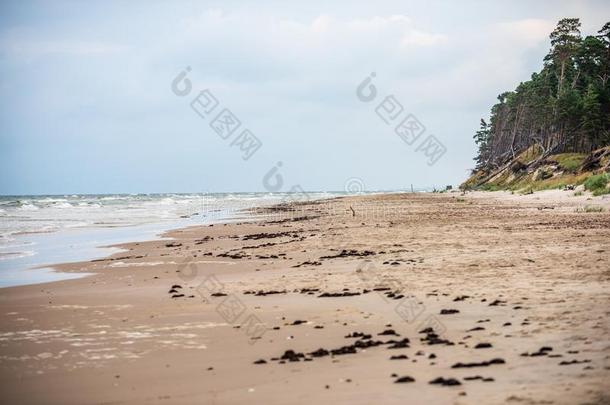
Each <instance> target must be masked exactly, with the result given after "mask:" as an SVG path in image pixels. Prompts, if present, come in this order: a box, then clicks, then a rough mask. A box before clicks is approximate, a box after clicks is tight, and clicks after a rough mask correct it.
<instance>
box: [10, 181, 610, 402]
mask: <svg viewBox="0 0 610 405" xmlns="http://www.w3.org/2000/svg"><path fill="white" fill-rule="evenodd" d="M573 194H574V193H573V192H564V191H550V192H541V193H535V194H532V195H527V196H519V195H511V194H510V193H503V192H497V193H483V192H477V193H467V194H465V195H463V194H462V193H459V192H453V193H444V194H432V193H415V194H380V195H371V196H354V197H344V198H336V199H331V200H327V201H314V202H309V203H298V204H296V203H294V204H285V205H279V206H275V207H272V208H266V209H260V210H257V212H255V213H254V214H257V215H258V218H259V219H257V220H256V221H252V220H245V219H244V220H240V221H238V222H235V223H231V224H224V225H223V224H220V225H218V224H216V225H213V226H207V225H205V226H196V227H190V228H186V229H181V230H176V231H172V232H170V233H168V234H166V235H165V236H166V237H167V238H165V239H163V240H156V241H150V242H141V243H130V244H127V245H123V246H121V247H122V248H124V249H126V251H124V252H122V253H117V254H115V255H113V256H111V257H108V258H105V259H99V260H94V261H92V262H83V263H71V264H64V265H61V266H58V268H59V269H60V270H61V271H65V272H87V273H93V275H91V276H88V277H84V278H80V279H75V280H67V281H60V282H55V283H46V284H37V285H29V286H20V287H11V288H4V289H0V311H1V313H2V322H1V325H0V381H1V383H0V384H1V386H2V390H1V391H2V394H0V395H1V397H2V401H1V402H2V403H12V404H17V403H19V404H30V403H31V404H123V403H184V404H194V403H203V404H234V403H246V402H247V403H266V404H293V403H362V404H371V403H414V404H415V403H433V404H436V403H439V404H450V403H455V404H483V403H485V404H497V403H514V404H551V403H552V404H576V403H578V404H585V403H586V404H603V403H609V402H610V385H609V384H608V381H610V321H609V315H610V313H609V311H610V255H609V252H610V213H609V212H608V208H609V206H610V199H608V198H606V199H603V198H601V197H596V198H593V199H591V200H588V198H589V197H587V196H581V197H575V196H573ZM586 205H594V206H603V207H606V210H605V211H604V212H581V211H582V208H583V207H584V206H586ZM261 217H262V218H263V219H261Z"/></svg>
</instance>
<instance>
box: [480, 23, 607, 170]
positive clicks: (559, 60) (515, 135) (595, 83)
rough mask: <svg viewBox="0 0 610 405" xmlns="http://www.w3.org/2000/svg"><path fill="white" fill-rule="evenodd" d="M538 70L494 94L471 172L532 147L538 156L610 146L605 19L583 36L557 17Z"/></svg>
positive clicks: (576, 27) (491, 166)
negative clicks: (496, 99) (557, 19)
mask: <svg viewBox="0 0 610 405" xmlns="http://www.w3.org/2000/svg"><path fill="white" fill-rule="evenodd" d="M550 39H551V50H550V51H549V53H548V55H546V56H545V58H544V65H543V67H542V70H541V71H540V72H539V73H534V74H532V77H531V79H530V80H528V81H526V82H522V83H521V84H519V85H518V86H517V88H516V89H515V90H514V91H510V92H506V93H502V94H500V95H499V96H498V101H499V102H498V103H497V104H495V105H494V106H493V107H492V109H491V116H490V119H489V121H485V120H484V119H481V127H480V129H479V130H478V131H477V132H476V134H475V136H474V140H475V142H476V144H477V146H478V154H477V157H476V158H475V161H476V167H475V171H479V170H483V171H490V170H493V169H495V168H498V167H500V166H502V165H503V164H505V163H506V162H508V161H510V160H511V159H514V158H515V157H516V156H517V155H519V154H520V153H521V152H523V151H524V150H526V149H528V148H529V147H531V146H532V145H537V151H539V152H541V157H546V156H549V155H552V154H556V153H564V152H578V153H588V152H590V151H591V150H593V149H597V148H599V147H601V146H605V145H608V144H610V22H609V23H606V24H605V25H604V26H603V28H602V29H601V30H599V31H598V32H597V35H589V36H586V37H584V38H583V37H582V36H581V33H580V20H579V19H578V18H565V19H562V20H561V21H559V23H558V24H557V27H556V28H555V30H554V31H553V32H552V33H551V35H550Z"/></svg>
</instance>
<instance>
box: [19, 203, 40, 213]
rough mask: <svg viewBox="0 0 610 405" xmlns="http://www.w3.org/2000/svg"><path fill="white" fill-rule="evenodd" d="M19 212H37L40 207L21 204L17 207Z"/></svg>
mask: <svg viewBox="0 0 610 405" xmlns="http://www.w3.org/2000/svg"><path fill="white" fill-rule="evenodd" d="M17 209H18V210H19V211H38V210H39V209H40V207H38V206H37V205H34V204H30V203H22V205H21V206H19V207H17Z"/></svg>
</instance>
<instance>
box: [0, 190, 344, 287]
mask: <svg viewBox="0 0 610 405" xmlns="http://www.w3.org/2000/svg"><path fill="white" fill-rule="evenodd" d="M345 194H348V193H337V192H308V193H213V194H210V193H206V194H197V193H194V194H179V193H178V194H114V195H108V194H105V195H39V196H0V288H2V287H11V286H17V285H25V284H38V283H44V282H50V281H57V280H65V279H70V278H76V277H82V276H85V275H86V274H82V273H61V272H58V271H55V270H54V269H53V265H54V264H59V263H67V262H81V261H88V260H93V259H96V258H101V257H105V256H108V255H110V254H112V253H116V252H119V251H120V249H119V248H116V247H112V245H116V244H121V243H127V242H135V241H145V240H152V239H159V238H160V235H161V234H162V233H164V232H166V231H168V230H171V229H178V228H183V227H186V226H192V225H203V224H212V223H219V222H230V221H234V220H240V219H244V218H245V214H244V210H247V209H249V208H254V207H264V206H268V205H273V204H277V203H280V202H284V201H295V200H297V201H298V200H311V199H324V198H332V197H336V196H339V195H345ZM249 218H252V217H251V216H250V217H249Z"/></svg>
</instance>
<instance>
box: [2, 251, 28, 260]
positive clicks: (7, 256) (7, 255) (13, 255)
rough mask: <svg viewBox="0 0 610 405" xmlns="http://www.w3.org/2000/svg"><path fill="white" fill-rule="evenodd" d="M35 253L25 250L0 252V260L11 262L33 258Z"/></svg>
mask: <svg viewBox="0 0 610 405" xmlns="http://www.w3.org/2000/svg"><path fill="white" fill-rule="evenodd" d="M35 254H36V252H34V251H33V250H26V251H23V252H0V260H13V259H20V258H22V257H29V256H34V255H35Z"/></svg>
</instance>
